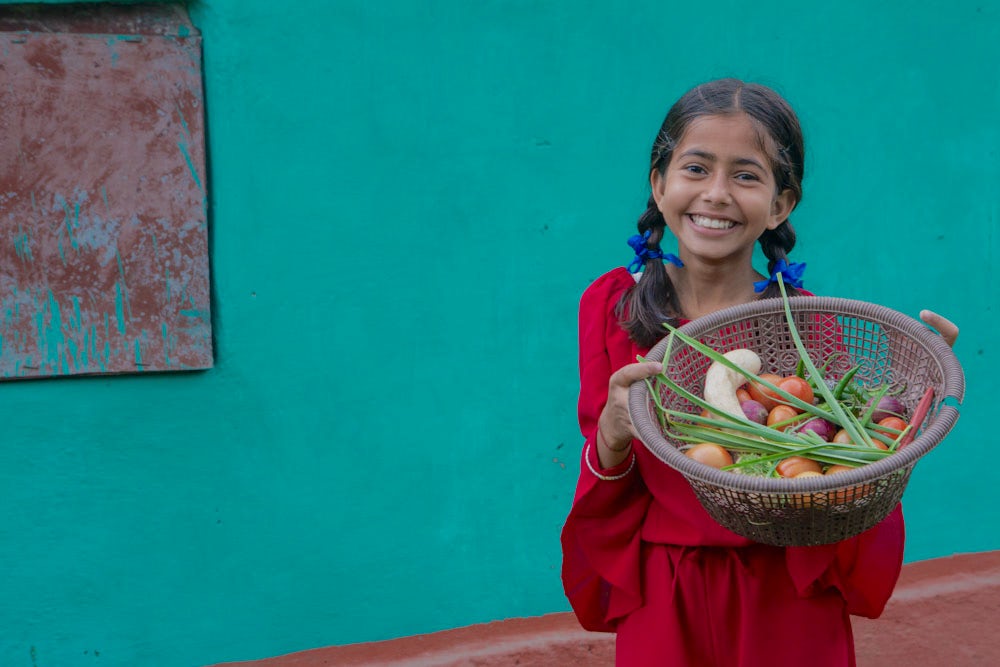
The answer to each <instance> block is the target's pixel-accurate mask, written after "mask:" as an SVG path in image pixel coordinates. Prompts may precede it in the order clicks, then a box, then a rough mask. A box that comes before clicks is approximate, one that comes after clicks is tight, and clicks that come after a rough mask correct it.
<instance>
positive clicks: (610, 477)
mask: <svg viewBox="0 0 1000 667" xmlns="http://www.w3.org/2000/svg"><path fill="white" fill-rule="evenodd" d="M583 460H584V461H586V462H587V467H588V468H590V472H592V473H594V477H596V478H597V479H603V480H604V481H605V482H613V481H615V480H616V479H621V478H622V477H625V476H626V475H628V474H629V473H630V472H632V468H634V467H635V452H632V462H631V463H629V464H628V469H627V470H626V471H625V472H623V473H621V474H620V475H602V474H601V473H599V472H597V471H596V470H594V464H593V463H591V462H590V443H589V442H588V443H587V449H586V451H584V452H583Z"/></svg>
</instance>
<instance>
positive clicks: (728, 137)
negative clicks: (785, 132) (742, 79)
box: [674, 113, 774, 161]
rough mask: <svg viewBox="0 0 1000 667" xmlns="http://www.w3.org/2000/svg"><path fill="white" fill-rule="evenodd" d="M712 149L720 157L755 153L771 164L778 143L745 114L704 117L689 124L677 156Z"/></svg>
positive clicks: (680, 142) (676, 151)
mask: <svg viewBox="0 0 1000 667" xmlns="http://www.w3.org/2000/svg"><path fill="white" fill-rule="evenodd" d="M709 147H710V148H712V150H711V151H710V152H711V153H713V154H717V155H718V156H719V157H721V156H722V155H734V154H747V153H752V154H754V155H756V156H758V157H760V158H764V159H766V160H767V161H771V160H772V159H773V158H772V153H773V152H774V140H773V139H772V138H771V137H770V136H769V135H768V133H767V132H766V131H765V130H764V128H762V127H761V126H760V124H759V123H758V122H757V121H755V120H754V119H752V118H751V117H750V116H748V115H747V114H745V113H734V114H726V115H711V116H700V117H698V118H695V119H693V120H692V121H691V122H690V123H689V124H688V126H687V128H686V129H685V130H684V134H683V135H682V136H681V138H680V141H679V142H678V143H677V147H676V149H675V150H674V153H675V154H679V153H683V152H684V151H685V150H689V149H697V148H709Z"/></svg>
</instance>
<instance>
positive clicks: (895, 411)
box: [872, 396, 906, 424]
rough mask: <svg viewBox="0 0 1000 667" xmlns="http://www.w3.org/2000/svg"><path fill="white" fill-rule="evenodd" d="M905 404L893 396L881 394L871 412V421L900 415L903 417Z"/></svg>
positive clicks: (875, 421) (877, 421) (876, 421)
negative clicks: (873, 410)
mask: <svg viewBox="0 0 1000 667" xmlns="http://www.w3.org/2000/svg"><path fill="white" fill-rule="evenodd" d="M905 414H906V406H905V405H903V402H902V401H900V400H899V399H898V398H896V397H895V396H883V397H882V398H881V399H879V402H878V405H877V406H875V412H873V413H872V422H874V423H876V424H877V423H879V422H880V421H882V420H883V419H885V418H886V417H900V418H902V419H905Z"/></svg>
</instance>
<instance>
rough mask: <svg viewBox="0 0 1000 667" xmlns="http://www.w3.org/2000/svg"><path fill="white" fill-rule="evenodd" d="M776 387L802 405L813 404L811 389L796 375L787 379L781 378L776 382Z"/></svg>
mask: <svg viewBox="0 0 1000 667" xmlns="http://www.w3.org/2000/svg"><path fill="white" fill-rule="evenodd" d="M778 387H780V388H781V389H783V390H785V391H787V392H788V393H789V394H791V395H792V396H794V397H795V398H797V399H799V400H800V401H803V402H804V403H809V404H812V402H813V398H814V395H813V388H812V386H811V385H810V384H809V382H807V381H806V380H803V379H802V378H800V377H799V376H798V375H790V376H789V377H786V378H783V379H782V380H781V381H780V382H778Z"/></svg>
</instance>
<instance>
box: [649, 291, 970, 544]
mask: <svg viewBox="0 0 1000 667" xmlns="http://www.w3.org/2000/svg"><path fill="white" fill-rule="evenodd" d="M789 305H790V306H791V309H792V314H793V320H794V322H795V326H796V329H797V330H798V332H799V335H800V336H801V338H802V342H803V343H804V345H805V347H806V349H807V350H808V351H809V356H810V358H811V359H812V361H813V363H815V364H816V366H818V367H820V368H823V367H824V364H826V363H827V362H828V361H829V362H830V363H829V365H828V366H827V367H826V371H825V377H826V378H827V379H828V380H830V381H835V380H837V379H839V378H840V377H842V376H843V375H844V373H846V372H847V371H848V370H849V369H851V368H852V367H853V366H855V365H857V364H860V365H861V369H860V370H859V371H858V373H857V375H856V376H855V381H857V382H862V383H864V384H866V385H879V384H882V383H886V382H887V383H889V384H890V385H891V386H892V387H893V391H894V392H895V391H898V392H899V393H898V394H897V396H898V397H899V398H900V400H901V401H902V402H903V404H904V405H905V406H906V410H907V414H912V413H913V410H914V408H915V407H916V404H917V402H918V401H919V400H920V398H921V396H922V395H923V393H924V391H925V390H926V389H927V388H928V387H933V389H934V402H933V405H932V407H931V409H930V411H928V413H927V417H926V418H925V419H924V422H923V424H922V425H921V429H920V431H919V435H917V437H916V438H915V439H914V440H913V441H912V442H911V443H910V444H908V445H906V446H905V447H903V448H901V449H900V450H899V451H898V452H896V453H895V454H893V455H892V456H888V457H886V458H884V459H882V460H881V461H878V462H876V463H871V464H869V465H865V466H862V467H859V468H856V469H855V470H852V471H850V472H843V473H838V474H836V475H830V476H828V477H812V478H804V479H781V478H763V477H754V476H750V475H745V474H740V473H734V472H728V471H721V470H716V469H714V468H711V467H709V466H706V465H704V464H702V463H699V462H697V461H694V460H692V459H690V458H688V457H687V456H684V454H683V453H681V451H679V450H678V447H679V446H681V445H682V444H683V443H681V442H678V441H675V440H672V439H668V438H667V437H665V436H664V433H663V430H662V428H661V426H660V422H659V418H658V416H657V414H656V407H655V405H654V403H653V400H652V398H651V397H650V395H649V391H648V389H647V387H646V384H645V383H644V382H637V383H635V384H634V385H633V386H632V387H631V389H630V395H629V411H630V413H631V416H632V422H633V424H634V425H635V427H636V430H637V431H638V433H639V437H640V439H641V440H642V441H643V443H644V444H645V445H646V447H647V449H649V450H650V451H651V452H652V453H653V454H654V455H656V457H657V458H659V459H660V460H661V461H663V462H664V463H666V464H667V465H669V466H670V467H672V468H674V469H676V470H677V471H679V472H680V473H681V474H682V475H684V477H685V478H687V480H688V481H689V482H690V483H691V486H692V488H693V489H694V492H695V494H696V495H697V497H698V499H699V501H700V502H701V504H702V505H703V506H704V507H705V509H706V510H707V511H708V513H709V514H710V515H711V516H712V517H713V518H714V519H715V520H716V521H717V522H718V523H720V524H721V525H722V526H724V527H726V528H728V529H729V530H732V531H733V532H735V533H738V534H740V535H743V536H745V537H748V538H750V539H752V540H754V541H757V542H762V543H765V544H773V545H777V546H811V545H817V544H829V543H832V542H838V541H840V540H843V539H846V538H848V537H851V536H854V535H857V534H859V533H861V532H864V531H865V530H867V529H869V528H871V527H872V526H874V525H875V524H877V523H878V522H880V521H881V520H882V519H884V518H885V517H886V516H887V515H888V514H889V513H890V512H891V511H892V509H893V508H894V507H895V506H896V504H897V503H898V502H899V501H900V499H901V498H902V495H903V491H904V489H905V488H906V484H907V482H908V481H909V479H910V473H911V472H912V470H913V467H914V465H915V464H916V462H917V460H918V459H920V457H922V456H923V455H924V454H926V453H927V452H929V451H930V450H931V449H932V448H933V447H935V446H936V445H937V444H938V443H939V442H941V440H942V439H943V438H944V437H945V435H947V434H948V432H949V431H950V430H951V428H952V427H953V426H954V424H955V422H956V420H957V419H958V409H957V407H955V405H956V404H957V403H960V402H961V400H962V398H963V396H964V392H965V378H964V374H963V372H962V368H961V365H960V364H959V363H958V360H957V358H956V357H955V355H954V353H953V352H952V351H951V348H949V347H948V345H947V344H946V343H945V342H944V341H943V340H942V339H941V337H940V336H938V335H937V334H935V333H934V332H932V331H930V330H929V329H928V328H927V327H926V326H924V325H923V324H922V323H920V322H918V321H917V320H914V319H913V318H911V317H908V316H906V315H903V314H901V313H898V312H896V311H893V310H890V309H888V308H885V307H883V306H878V305H875V304H871V303H866V302H862V301H852V300H848V299H838V298H831V297H792V298H790V299H789ZM681 330H682V331H683V332H684V333H686V334H688V335H690V336H692V337H694V338H696V339H698V340H700V341H702V342H703V343H705V344H707V345H709V346H711V347H713V348H715V349H716V350H718V351H719V352H728V351H729V350H733V349H737V348H749V349H751V350H753V351H754V352H756V353H757V354H758V355H759V356H760V358H761V360H762V361H763V371H764V372H771V373H776V374H778V375H782V376H784V375H790V374H792V373H794V372H795V367H796V364H797V363H798V358H799V356H798V352H797V350H796V349H795V343H794V342H793V339H792V336H791V333H790V331H789V329H788V323H787V321H786V319H785V312H784V306H783V303H782V300H781V299H767V300H763V301H755V302H752V303H749V304H744V305H741V306H735V307H733V308H728V309H725V310H721V311H719V312H717V313H713V314H712V315H709V316H707V317H703V318H700V319H697V320H694V321H693V322H690V323H688V324H686V325H684V327H683V328H682V329H681ZM667 345H668V340H667V339H663V340H661V341H660V342H659V343H657V345H655V346H654V347H653V349H652V350H650V353H649V354H648V355H647V359H648V360H650V361H662V360H663V356H664V354H665V352H666V351H667ZM710 365H711V360H710V359H708V358H707V357H705V356H704V355H702V354H701V353H700V352H698V351H697V350H695V349H693V348H691V347H689V346H687V345H685V344H683V343H681V342H680V341H679V340H674V341H673V343H672V347H671V348H670V358H669V359H668V360H667V363H666V368H667V373H668V374H669V375H670V377H671V378H673V379H674V380H675V381H676V382H677V383H678V384H680V385H681V386H682V387H684V388H685V389H687V390H689V391H691V392H693V393H694V394H696V395H699V396H701V395H703V394H704V382H705V373H706V371H707V370H708V367H709V366H710ZM660 399H661V401H662V403H663V405H664V406H665V407H668V408H673V409H677V410H683V411H687V412H697V411H698V409H697V408H696V407H695V406H693V405H692V404H690V403H689V402H688V401H687V400H685V399H683V398H681V397H680V396H678V395H676V394H674V393H673V392H671V391H670V390H669V389H666V388H663V389H662V390H661V397H660Z"/></svg>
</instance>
